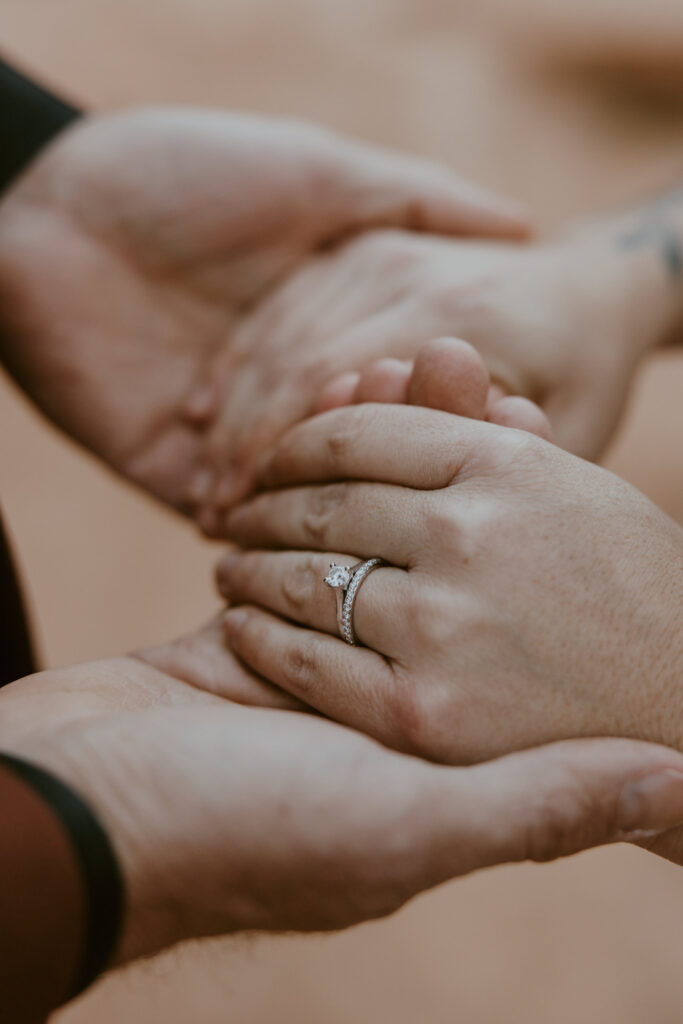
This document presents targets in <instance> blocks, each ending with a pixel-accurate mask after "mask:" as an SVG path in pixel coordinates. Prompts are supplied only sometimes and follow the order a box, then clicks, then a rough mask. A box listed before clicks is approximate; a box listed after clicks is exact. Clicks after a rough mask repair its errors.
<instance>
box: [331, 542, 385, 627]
mask: <svg viewBox="0 0 683 1024" xmlns="http://www.w3.org/2000/svg"><path fill="white" fill-rule="evenodd" d="M380 565H384V562H383V561H382V559H381V558H371V559H369V561H367V562H361V564H360V566H359V567H358V568H357V569H356V571H355V572H354V574H353V577H352V579H351V582H350V583H349V586H348V589H347V591H346V593H345V594H344V602H343V604H342V610H341V616H340V617H339V632H340V633H341V636H342V639H343V640H346V642H347V644H351V646H352V647H357V646H358V637H357V636H356V631H355V629H354V628H353V607H354V604H355V602H356V598H357V596H358V591H359V590H360V588H361V585H362V583H363V581H364V580H366V579H367V578H368V576H369V575H370V573H371V572H373V571H374V570H375V569H379V567H380Z"/></svg>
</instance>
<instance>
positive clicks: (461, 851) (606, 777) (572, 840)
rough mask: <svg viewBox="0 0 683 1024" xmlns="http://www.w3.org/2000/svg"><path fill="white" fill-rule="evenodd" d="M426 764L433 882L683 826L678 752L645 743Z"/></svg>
mask: <svg viewBox="0 0 683 1024" xmlns="http://www.w3.org/2000/svg"><path fill="white" fill-rule="evenodd" d="M433 770H434V773H435V776H434V778H433V785H434V790H433V797H432V800H430V801H428V802H429V804H430V805H431V810H430V813H429V814H428V815H427V820H426V821H425V833H426V838H425V842H424V846H423V850H422V853H423V856H424V870H425V872H426V873H427V874H430V873H431V879H430V881H429V883H428V884H432V885H434V884H438V882H442V881H445V880H446V879H448V878H452V877H454V876H456V875H463V874H467V873H468V872H470V871H474V870H476V869H477V868H481V867H487V866H490V865H493V864H501V863H505V862H508V861H522V860H531V861H547V860H553V859H554V858H557V857H564V856H567V855H569V854H572V853H577V852H578V851H579V850H584V849H588V848H589V847H593V846H599V845H601V844H604V843H609V842H615V841H618V840H620V839H624V840H631V839H632V840H642V839H643V837H644V836H646V835H655V834H659V833H664V832H666V831H668V830H669V829H671V828H674V827H676V826H678V825H680V824H683V756H681V755H680V754H678V753H677V752H676V751H673V750H670V749H669V748H667V747H660V746H656V745H654V744H650V743H640V742H636V741H631V740H620V739H604V740H603V739H599V740H598V739H595V740H570V741H565V742H561V743H553V744H551V745H550V746H546V747H539V748H537V749H534V750H529V751H524V752H522V753H517V754H512V755H510V756H507V757H504V758H500V759H499V760H496V761H490V762H487V763H485V764H481V765H477V766H475V767H472V768H455V769H452V768H450V769H449V768H436V767H435V768H434V769H433ZM439 775H440V776H441V777H440V778H439V777H438V776H439ZM423 806H424V804H423ZM430 823H431V824H430Z"/></svg>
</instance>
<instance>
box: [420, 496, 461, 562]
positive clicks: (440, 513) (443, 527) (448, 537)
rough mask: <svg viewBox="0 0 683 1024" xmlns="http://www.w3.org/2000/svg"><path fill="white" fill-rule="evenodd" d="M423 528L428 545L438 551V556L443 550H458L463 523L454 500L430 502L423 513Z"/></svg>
mask: <svg viewBox="0 0 683 1024" xmlns="http://www.w3.org/2000/svg"><path fill="white" fill-rule="evenodd" d="M424 528H425V530H426V533H427V538H428V546H429V547H430V548H433V549H434V550H436V551H438V552H439V554H440V556H441V555H443V553H444V552H457V551H459V549H460V544H461V541H462V536H463V529H464V525H463V523H462V522H461V516H460V512H459V507H458V504H457V503H456V502H455V501H451V500H437V501H436V502H434V503H432V504H431V506H430V507H429V508H428V509H427V510H426V511H425V514H424Z"/></svg>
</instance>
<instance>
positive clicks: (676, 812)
mask: <svg viewBox="0 0 683 1024" xmlns="http://www.w3.org/2000/svg"><path fill="white" fill-rule="evenodd" d="M617 820H618V824H619V828H620V829H621V831H622V832H636V831H646V832H652V831H656V832H666V831H667V830H668V829H670V828H675V827H676V826H677V825H683V772H681V771H677V770H676V769H675V768H667V769H665V770H664V771H659V772H653V773H652V774H651V775H645V776H644V777H643V778H641V779H637V780H636V781H635V782H629V783H627V785H626V786H624V788H623V790H622V792H621V796H620V797H619V806H618V809H617Z"/></svg>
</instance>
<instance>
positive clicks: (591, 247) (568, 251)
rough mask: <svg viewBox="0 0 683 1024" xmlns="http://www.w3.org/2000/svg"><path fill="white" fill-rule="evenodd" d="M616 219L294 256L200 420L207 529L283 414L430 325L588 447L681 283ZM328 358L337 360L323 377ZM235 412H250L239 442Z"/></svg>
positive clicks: (595, 447)
mask: <svg viewBox="0 0 683 1024" xmlns="http://www.w3.org/2000/svg"><path fill="white" fill-rule="evenodd" d="M624 230H625V228H624V225H623V223H621V222H619V223H618V224H610V225H606V226H604V228H603V227H596V228H595V229H594V230H586V231H584V232H581V233H575V234H573V235H572V236H570V237H567V238H566V239H563V240H560V241H557V242H547V243H543V244H538V245H531V246H530V245H524V246H521V245H513V244H502V243H495V242H482V241H473V240H468V241H460V242H458V241H446V240H442V239H434V238H424V237H416V236H415V235H411V234H408V233H405V232H400V231H381V232H374V233H370V234H366V235H364V236H362V237H360V238H358V239H354V240H352V241H350V242H349V243H348V244H347V245H345V246H344V247H342V248H339V249H337V250H336V251H334V252H331V253H326V254H323V255H321V256H319V257H318V258H317V259H315V260H313V261H311V262H309V263H308V264H306V266H304V267H302V268H301V270H300V271H299V272H298V273H295V274H294V275H293V276H292V277H291V278H289V279H288V280H287V281H285V282H284V283H283V285H282V286H281V287H280V289H279V290H277V291H276V292H274V293H273V295H272V296H270V297H269V298H268V299H267V300H266V301H264V302H263V303H261V304H260V305H259V306H258V308H257V309H256V310H255V311H254V313H253V316H252V317H250V318H248V319H246V320H245V321H244V323H243V324H242V325H241V327H240V332H239V335H240V337H239V346H240V348H241V350H242V351H244V352H251V353H258V359H254V361H253V363H252V364H251V366H250V367H249V370H248V373H245V375H244V376H243V378H241V380H240V388H239V391H238V392H236V393H235V394H234V395H231V396H230V402H229V404H227V405H226V406H225V407H224V409H223V412H222V418H221V419H219V420H218V422H217V423H216V425H215V426H214V428H213V437H212V445H213V448H214V463H215V470H216V472H217V473H218V472H219V471H220V468H221V466H225V465H226V464H227V465H228V472H227V475H226V478H224V479H223V483H222V487H221V486H219V487H218V488H217V489H216V491H215V492H214V494H213V495H212V498H211V500H212V502H213V505H214V507H215V509H216V510H217V511H215V512H214V514H213V518H212V515H211V510H210V509H205V511H204V513H203V522H204V523H208V524H209V525H208V530H209V532H212V533H220V532H221V530H222V526H221V523H220V514H221V511H222V509H224V508H225V507H227V506H229V505H230V504H231V503H232V502H233V501H234V499H235V497H236V496H237V495H239V496H240V497H243V496H244V494H245V493H246V492H247V490H248V489H249V487H250V486H251V484H252V482H253V481H252V477H251V475H252V472H253V466H254V462H255V461H256V459H257V457H258V455H259V454H260V452H262V451H263V450H264V449H266V448H267V447H268V446H269V445H270V444H271V443H273V441H274V440H276V438H277V437H278V436H279V434H280V433H281V432H282V430H283V429H285V428H286V427H287V426H289V425H290V424H291V423H292V422H294V421H295V420H298V419H302V418H303V417H305V416H307V415H308V414H309V413H310V412H311V411H312V409H315V408H317V409H318V410H321V409H324V408H329V407H331V406H334V405H340V404H344V403H345V402H348V401H350V399H351V395H352V393H353V390H354V388H355V387H356V385H357V382H358V373H357V371H359V370H361V369H363V368H364V367H365V366H367V364H368V363H369V362H371V361H373V360H375V359H377V358H379V357H382V356H387V355H388V356H393V357H398V358H403V359H406V358H412V357H413V356H414V355H415V353H416V352H417V351H418V349H419V347H420V346H421V345H422V344H423V343H424V342H426V341H428V340H429V339H431V338H434V337H437V336H439V335H440V334H455V335H457V336H458V337H460V338H463V339H465V340H466V341H469V342H471V343H472V345H474V346H475V348H476V349H477V350H478V352H479V353H480V355H481V356H482V357H483V359H484V362H485V363H486V366H487V368H488V370H489V372H490V375H491V377H492V379H493V381H494V384H497V385H498V393H499V394H500V393H510V394H513V395H524V396H526V397H527V398H530V399H532V400H534V401H536V402H537V403H539V404H540V405H541V406H542V408H543V410H544V412H545V413H546V414H547V417H548V419H549V420H550V423H551V426H552V429H553V435H554V437H555V439H556V441H557V443H558V444H560V445H561V446H562V447H564V448H567V449H569V450H571V451H573V452H575V453H577V454H580V455H582V456H584V457H590V458H594V457H596V456H597V455H598V454H599V453H600V452H601V450H602V449H603V448H604V446H605V444H606V442H607V441H608V439H609V438H610V436H611V434H612V432H613V430H614V428H615V425H616V423H617V421H618V418H619V414H620V412H621V410H622V408H623V405H624V402H625V399H626V396H627V393H628V388H629V384H630V382H631V379H632V377H633V372H634V369H635V367H636V365H637V363H638V361H639V359H640V357H641V356H642V354H643V352H644V351H645V350H646V349H647V348H648V347H650V346H654V345H655V344H656V343H658V342H660V341H661V340H662V339H663V338H664V337H665V336H666V334H667V331H668V330H669V329H670V328H671V323H672V322H674V321H677V318H681V311H680V309H679V308H678V307H679V306H680V294H681V293H680V289H679V288H675V287H672V284H671V282H670V281H669V280H667V279H666V278H665V276H664V274H663V272H662V269H661V267H660V265H659V263H658V262H657V257H656V256H655V255H652V254H651V253H650V252H649V251H647V250H646V251H644V252H643V251H641V250H640V249H633V250H631V249H628V250H626V249H622V248H620V241H619V239H620V237H621V236H620V232H622V231H624ZM347 371H348V372H347ZM354 371H356V372H354ZM335 374H345V376H343V377H342V378H341V379H340V380H337V381H333V383H332V385H331V387H330V386H328V381H329V379H330V377H332V376H334V375H335ZM263 395H268V401H267V403H266V404H265V409H264V403H263V402H262V396H263ZM311 395H317V400H316V401H314V402H313V403H311ZM387 397H389V396H387ZM235 418H237V420H238V421H240V422H242V421H244V422H247V423H252V422H253V421H256V420H258V423H257V425H256V426H255V428H254V429H253V430H252V429H249V430H248V431H245V433H244V435H243V442H242V444H241V445H240V446H238V447H234V445H233V439H234V434H235V432H234V427H233V421H234V420H235ZM222 437H223V440H221V438H222ZM231 452H232V453H233V454H232V459H231V457H230V453H231Z"/></svg>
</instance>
